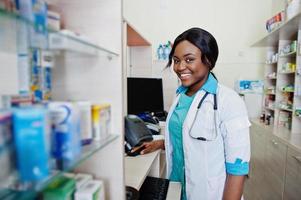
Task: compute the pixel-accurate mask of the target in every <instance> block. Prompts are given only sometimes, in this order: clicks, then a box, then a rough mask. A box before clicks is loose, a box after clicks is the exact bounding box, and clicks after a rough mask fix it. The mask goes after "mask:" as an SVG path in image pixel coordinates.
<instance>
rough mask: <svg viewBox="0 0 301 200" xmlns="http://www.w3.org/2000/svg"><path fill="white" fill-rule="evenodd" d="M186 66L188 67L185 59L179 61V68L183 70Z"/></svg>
mask: <svg viewBox="0 0 301 200" xmlns="http://www.w3.org/2000/svg"><path fill="white" fill-rule="evenodd" d="M185 68H186V64H185V62H184V61H183V60H181V61H180V62H179V65H178V69H179V70H182V69H185Z"/></svg>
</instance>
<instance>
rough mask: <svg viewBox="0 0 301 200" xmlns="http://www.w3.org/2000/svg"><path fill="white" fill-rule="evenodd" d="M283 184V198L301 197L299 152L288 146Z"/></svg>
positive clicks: (291, 199) (300, 155)
mask: <svg viewBox="0 0 301 200" xmlns="http://www.w3.org/2000/svg"><path fill="white" fill-rule="evenodd" d="M286 162H287V163H286V173H285V174H286V176H285V185H284V195H283V199H284V200H299V199H300V198H301V190H300V187H301V153H300V152H297V151H295V150H293V149H291V148H288V152H287V161H286Z"/></svg>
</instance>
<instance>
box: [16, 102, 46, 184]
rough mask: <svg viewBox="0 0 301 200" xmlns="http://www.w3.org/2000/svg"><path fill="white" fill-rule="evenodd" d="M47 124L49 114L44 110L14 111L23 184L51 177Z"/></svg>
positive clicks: (19, 165)
mask: <svg viewBox="0 0 301 200" xmlns="http://www.w3.org/2000/svg"><path fill="white" fill-rule="evenodd" d="M47 122H48V121H47V112H46V111H45V110H44V109H42V108H35V107H31V108H30V107H26V108H16V109H14V111H13V130H14V132H13V135H14V136H13V138H14V142H15V148H16V156H17V168H18V172H19V177H20V179H21V182H34V181H40V180H42V179H45V178H46V177H47V176H48V175H49V164H48V163H49V154H48V153H49V146H48V144H47V141H46V138H47V137H49V133H47V130H49V128H48V127H47V126H49V124H47Z"/></svg>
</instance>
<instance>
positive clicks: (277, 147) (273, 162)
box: [264, 136, 287, 200]
mask: <svg viewBox="0 0 301 200" xmlns="http://www.w3.org/2000/svg"><path fill="white" fill-rule="evenodd" d="M286 152H287V146H286V145H285V144H283V143H282V142H281V141H280V140H279V139H277V138H276V137H275V136H269V137H268V140H267V148H266V153H265V173H264V178H265V183H266V191H265V193H264V199H267V200H278V199H279V200H280V199H282V195H283V190H284V177H285V163H286Z"/></svg>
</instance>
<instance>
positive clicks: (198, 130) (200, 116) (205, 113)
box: [190, 101, 215, 138]
mask: <svg viewBox="0 0 301 200" xmlns="http://www.w3.org/2000/svg"><path fill="white" fill-rule="evenodd" d="M190 130H191V131H190V134H191V136H193V137H195V138H197V137H205V138H210V137H212V133H213V132H214V131H215V119H214V110H213V105H212V104H211V103H210V102H208V101H205V102H204V103H203V105H202V106H201V107H200V110H199V112H197V116H195V120H194V122H193V123H192V126H191V129H190Z"/></svg>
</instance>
